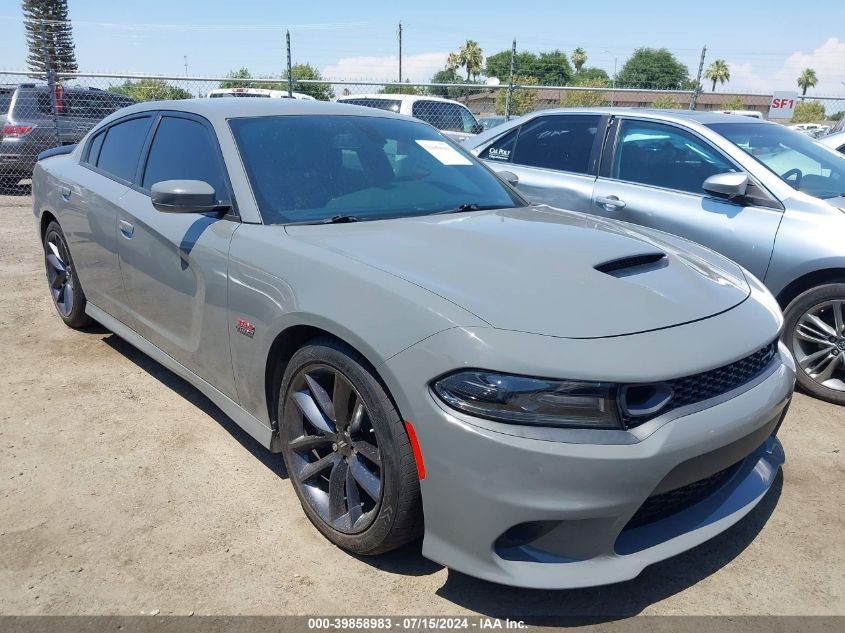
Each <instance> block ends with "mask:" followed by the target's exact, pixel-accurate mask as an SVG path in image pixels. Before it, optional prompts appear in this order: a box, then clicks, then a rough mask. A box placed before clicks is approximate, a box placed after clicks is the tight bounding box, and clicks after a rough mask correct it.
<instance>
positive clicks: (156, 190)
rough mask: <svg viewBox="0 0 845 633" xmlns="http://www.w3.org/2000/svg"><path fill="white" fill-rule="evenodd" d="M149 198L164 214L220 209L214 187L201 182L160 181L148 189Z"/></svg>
mask: <svg viewBox="0 0 845 633" xmlns="http://www.w3.org/2000/svg"><path fill="white" fill-rule="evenodd" d="M150 198H151V199H152V202H153V206H154V207H155V208H156V209H157V210H158V211H163V212H164V213H205V212H206V211H214V210H215V209H219V208H220V205H219V204H218V202H217V194H216V193H215V191H214V187H212V186H211V185H209V184H208V183H207V182H203V181H202V180H162V181H161V182H157V183H155V184H154V185H153V186H152V187H150Z"/></svg>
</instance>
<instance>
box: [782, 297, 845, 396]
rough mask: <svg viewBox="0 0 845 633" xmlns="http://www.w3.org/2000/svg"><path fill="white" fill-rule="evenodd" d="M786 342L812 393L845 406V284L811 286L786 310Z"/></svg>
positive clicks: (801, 380) (803, 386) (802, 382)
mask: <svg viewBox="0 0 845 633" xmlns="http://www.w3.org/2000/svg"><path fill="white" fill-rule="evenodd" d="M784 316H785V321H786V322H785V324H784V328H783V336H782V337H781V338H782V340H783V342H784V343H785V344H786V346H787V347H788V348H789V350H790V351H791V352H792V355H793V356H794V357H795V362H796V364H797V365H798V376H797V379H798V385H799V386H800V387H801V389H802V390H803V391H805V392H807V393H808V394H810V395H812V396H815V397H816V398H819V399H821V400H826V401H827V402H832V403H833V404H839V405H845V283H832V284H825V285H823V286H817V287H815V288H811V289H810V290H807V291H806V292H804V293H802V294H800V295H799V296H798V297H796V298H795V299H794V300H793V301H792V302H791V303H790V304H789V305H788V306H787V308H786V310H785V311H784Z"/></svg>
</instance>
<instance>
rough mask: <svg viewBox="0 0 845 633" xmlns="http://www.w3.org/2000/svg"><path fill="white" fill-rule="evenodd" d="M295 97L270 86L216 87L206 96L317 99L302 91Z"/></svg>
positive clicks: (295, 94)
mask: <svg viewBox="0 0 845 633" xmlns="http://www.w3.org/2000/svg"><path fill="white" fill-rule="evenodd" d="M291 94H292V95H293V97H291V96H290V95H289V94H288V91H287V90H270V89H268V88H215V89H214V90H212V91H211V92H209V93H208V94H207V95H206V97H207V98H209V99H214V98H216V97H263V98H265V99H267V98H270V99H291V98H293V99H306V100H308V101H315V99H314V97H312V96H311V95H306V94H302V93H301V92H293V93H291Z"/></svg>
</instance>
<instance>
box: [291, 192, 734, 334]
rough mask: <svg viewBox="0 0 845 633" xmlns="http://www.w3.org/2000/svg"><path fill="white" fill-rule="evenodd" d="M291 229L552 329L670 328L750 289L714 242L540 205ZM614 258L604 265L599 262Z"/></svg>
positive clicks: (476, 308)
mask: <svg viewBox="0 0 845 633" xmlns="http://www.w3.org/2000/svg"><path fill="white" fill-rule="evenodd" d="M287 233H288V234H289V235H290V236H291V237H293V238H295V239H299V240H303V241H306V242H309V243H311V244H313V245H315V246H318V247H321V248H326V249H330V250H331V251H333V252H336V253H341V254H343V255H345V256H347V257H350V258H353V259H355V260H357V261H360V262H364V263H366V264H368V265H370V266H372V267H374V268H377V269H379V270H382V271H384V272H387V273H390V274H392V275H395V276H397V277H400V278H402V279H405V280H407V281H409V282H410V283H413V284H416V285H418V286H421V287H423V288H426V289H427V290H429V291H431V292H433V293H435V294H437V295H439V296H441V297H443V298H444V299H447V300H449V301H451V302H453V303H455V304H457V305H459V306H461V307H463V308H464V309H466V310H468V311H469V312H471V313H473V314H474V315H476V316H477V317H479V318H481V319H483V320H484V321H486V322H487V323H489V324H490V325H492V326H493V327H496V328H501V329H508V330H519V331H523V332H532V333H536V334H545V335H551V336H560V337H568V338H596V337H605V336H618V335H623V334H632V333H636V332H644V331H648V330H655V329H660V328H666V327H671V326H674V325H679V324H682V323H688V322H690V321H696V320H699V319H704V318H707V317H709V316H712V315H715V314H718V313H720V312H724V311H726V310H729V309H731V308H732V307H734V306H736V305H737V304H739V303H741V302H742V301H744V300H745V299H746V298H747V297H748V295H749V293H750V288H749V286H748V283H747V282H746V280H745V277H744V275H743V272H742V269H740V268H739V266H737V265H736V264H733V263H732V262H730V261H729V260H727V259H725V258H723V257H721V256H719V255H716V254H715V253H713V252H712V251H708V250H706V249H704V248H702V247H699V246H697V245H693V244H691V243H689V242H686V241H685V240H682V239H680V238H674V237H672V236H669V235H666V234H664V233H659V232H656V231H648V230H645V229H641V228H639V227H634V226H632V225H629V224H626V223H624V222H617V221H614V220H607V219H604V218H599V217H596V216H591V215H586V214H581V213H574V212H569V211H561V210H558V209H552V208H550V207H543V206H540V207H524V208H517V209H500V210H497V211H479V212H469V213H459V214H450V215H434V216H431V215H429V216H422V217H416V218H402V219H396V220H377V221H369V222H357V223H346V224H334V225H296V226H292V225H289V226H288V227H287ZM661 254H662V255H663V257H662V258H660V259H657V258H658V257H659V256H660V255H661ZM644 255H645V256H648V257H647V258H645V260H628V261H624V260H625V258H631V257H636V256H644ZM619 260H623V261H619ZM654 260H656V261H654ZM608 262H610V264H609V265H608V269H609V270H607V271H606V272H602V271H601V270H597V269H596V266H600V265H601V264H606V263H608ZM630 264H633V265H630ZM626 265H627V266H626ZM619 266H622V268H620V269H616V270H614V268H615V267H619ZM384 308H385V309H389V306H385V307H384ZM373 309H379V308H377V307H375V306H374V307H373Z"/></svg>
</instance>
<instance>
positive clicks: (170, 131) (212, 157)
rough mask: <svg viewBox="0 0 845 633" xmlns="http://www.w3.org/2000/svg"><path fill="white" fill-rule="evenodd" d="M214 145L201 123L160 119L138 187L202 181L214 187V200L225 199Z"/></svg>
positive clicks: (214, 140)
mask: <svg viewBox="0 0 845 633" xmlns="http://www.w3.org/2000/svg"><path fill="white" fill-rule="evenodd" d="M216 143H217V141H216V139H214V138H213V137H212V136H211V133H210V132H209V131H208V129H207V128H206V127H205V126H204V125H203V124H202V123H199V122H197V121H192V120H190V119H183V118H179V117H170V116H164V117H162V119H161V122H160V123H159V124H158V129H157V130H156V134H155V138H154V139H153V142H152V145H151V146H150V153H149V157H148V158H147V166H146V168H145V169H144V178H143V181H142V183H141V186H142V187H143V188H144V189H149V188H150V187H151V186H152V185H154V184H155V183H157V182H161V181H162V180H202V181H204V182H207V183H208V184H209V185H211V186H212V187H214V191H216V192H217V196H218V199H221V200H222V199H225V198H228V197H229V193H228V191H227V189H226V185H225V184H224V180H223V172H222V168H221V166H220V160H219V157H218V154H219V152H218V151H217V147H216Z"/></svg>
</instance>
